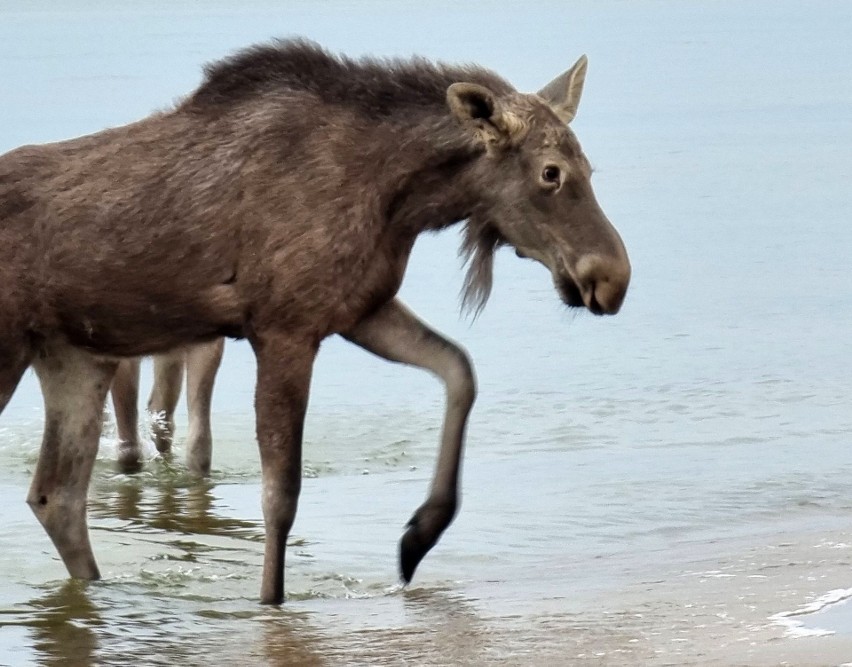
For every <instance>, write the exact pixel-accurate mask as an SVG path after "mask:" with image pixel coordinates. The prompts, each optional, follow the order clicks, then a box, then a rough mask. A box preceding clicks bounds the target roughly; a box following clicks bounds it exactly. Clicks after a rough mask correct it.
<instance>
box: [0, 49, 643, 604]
mask: <svg viewBox="0 0 852 667" xmlns="http://www.w3.org/2000/svg"><path fill="white" fill-rule="evenodd" d="M585 74H586V60H585V58H581V59H580V60H579V61H578V62H577V64H576V65H574V67H572V68H571V69H570V70H569V71H567V72H566V73H564V74H563V75H561V76H559V77H558V78H557V79H555V80H554V81H553V82H552V83H550V84H548V85H547V86H546V87H545V88H543V89H542V90H541V91H539V92H538V93H537V94H521V93H518V92H516V91H515V89H514V88H513V87H512V86H511V85H510V84H508V83H507V82H506V81H504V80H503V79H502V78H500V77H498V76H497V75H496V74H494V73H492V72H490V71H488V70H486V69H482V68H478V67H454V66H447V65H433V64H430V63H428V62H426V61H424V60H422V59H414V60H388V61H384V60H374V59H362V60H351V59H347V58H344V57H337V56H334V55H331V54H329V53H327V52H325V51H324V50H322V49H320V48H318V47H317V46H315V45H313V44H310V43H307V42H303V41H288V42H276V43H273V44H271V45H265V46H258V47H254V48H250V49H248V50H245V51H243V52H240V53H238V54H236V55H235V56H233V57H231V58H228V59H226V60H224V61H222V62H219V63H217V64H214V65H212V66H210V67H208V68H207V70H206V77H205V80H204V81H203V83H202V84H201V85H200V87H199V88H198V89H197V90H196V91H195V92H194V93H193V94H191V95H190V96H189V97H188V98H186V99H185V100H184V101H182V102H181V103H179V104H178V105H177V106H176V107H175V108H174V109H172V110H169V111H165V112H161V113H156V114H154V115H152V116H150V117H148V118H146V119H144V120H141V121H139V122H137V123H133V124H130V125H127V126H124V127H119V128H115V129H109V130H104V131H102V132H98V133H96V134H93V135H90V136H84V137H80V138H77V139H73V140H70V141H64V142H59V143H55V144H49V145H43V146H26V147H22V148H19V149H17V150H13V151H11V152H10V153H7V154H5V155H3V156H2V157H0V285H2V290H0V409H2V408H3V407H4V406H5V405H6V403H7V402H8V400H9V398H10V397H11V395H12V392H13V391H14V389H15V387H16V385H17V384H18V381H19V380H20V378H21V375H22V374H23V372H24V371H25V370H26V369H27V368H28V367H29V366H30V365H32V366H33V367H34V368H35V371H36V373H37V375H38V378H39V381H40V383H41V387H42V391H43V394H44V401H45V427H44V440H43V443H42V447H41V452H40V455H39V460H38V464H37V467H36V471H35V474H34V477H33V481H32V485H31V488H30V491H29V494H28V497H27V502H28V503H29V505H30V506H31V507H32V509H33V511H34V512H35V515H36V516H37V517H38V519H39V521H40V522H41V523H42V525H43V526H44V528H45V529H46V531H47V533H48V535H49V536H50V538H51V539H52V540H53V543H54V544H55V546H56V548H57V550H58V552H59V554H60V556H61V557H62V560H63V561H64V563H65V565H66V567H67V568H68V572H69V573H70V574H71V576H73V577H80V578H84V579H96V578H98V576H99V573H98V568H97V565H96V563H95V558H94V555H93V553H92V549H91V545H90V542H89V535H88V529H87V526H86V491H87V487H88V483H89V478H90V476H91V471H92V466H93V463H94V460H95V455H96V450H97V446H98V439H99V434H100V431H101V426H102V411H103V406H104V401H105V398H106V394H107V391H108V390H109V387H110V383H111V381H112V379H113V376H114V373H115V371H116V367H117V365H118V363H119V360H120V359H121V358H124V357H131V356H139V355H145V354H152V353H161V352H165V351H168V350H173V349H175V348H178V347H180V346H184V345H188V344H193V343H197V342H203V341H210V340H213V339H215V338H217V337H221V336H231V337H237V338H239V337H245V338H247V339H248V340H249V342H250V343H251V346H252V348H253V350H254V353H255V355H256V358H257V385H256V397H255V408H256V419H257V438H258V443H259V447H260V454H261V463H262V475H263V501H262V505H263V515H264V521H265V526H266V546H265V555H264V564H263V581H262V585H261V600H262V601H263V602H266V603H280V602H281V601H282V600H283V597H284V551H285V544H286V539H287V534H288V532H289V530H290V527H291V524H292V522H293V518H294V516H295V512H296V504H297V500H298V497H299V487H300V483H301V462H302V453H301V446H302V425H303V419H304V415H305V410H306V408H307V403H308V389H309V384H310V378H311V368H312V365H313V362H314V357H315V355H316V353H317V350H318V347H319V345H320V342H321V341H322V340H323V339H324V338H326V337H327V336H329V335H331V334H340V335H342V336H344V337H345V338H346V339H348V340H350V341H352V342H353V343H355V344H356V345H359V346H361V347H363V348H364V349H366V350H369V351H370V352H373V353H375V354H377V355H379V356H381V357H384V358H386V359H389V360H392V361H397V362H401V363H404V364H410V365H414V366H417V367H420V368H424V369H428V370H430V371H432V372H434V373H435V374H437V375H438V376H439V377H440V378H441V379H442V380H443V381H444V383H445V385H446V392H447V399H446V415H445V421H444V425H443V433H442V436H441V445H440V452H439V455H438V462H437V467H436V471H435V475H434V479H433V482H432V487H431V490H430V492H429V495H428V497H427V499H426V501H425V503H424V504H423V505H422V506H421V507H420V508H419V509H418V510H417V511H416V512H415V513H414V516H413V517H412V518H411V520H410V521H409V523H408V526H407V530H406V531H405V533H404V535H403V537H402V540H401V543H400V568H401V574H402V577H403V579H405V580H406V581H408V580H410V579H411V577H412V575H413V573H414V570H415V568H416V567H417V565H418V563H419V562H420V560H421V559H422V558H423V556H424V555H425V554H426V553H427V552H428V551H429V549H431V548H432V546H433V545H434V544H435V543H436V541H437V540H438V538H439V536H440V535H441V533H442V531H443V530H444V529H445V528H446V527H447V526H448V525H449V524H450V522H451V521H452V519H453V516H454V515H455V512H456V509H457V506H458V498H459V494H458V475H459V466H460V459H461V454H462V444H463V439H464V430H465V424H466V421H467V416H468V413H469V411H470V409H471V406H472V404H473V401H474V395H475V383H474V375H473V369H472V367H471V364H470V361H469V360H468V357H467V355H466V353H465V352H464V351H463V350H462V349H461V348H460V347H459V346H457V345H456V344H454V343H453V342H451V341H449V340H447V339H446V338H445V337H443V336H442V335H440V334H439V333H437V332H436V331H433V330H432V329H430V328H429V327H428V326H427V325H425V324H424V323H423V322H421V321H420V320H419V319H418V318H417V317H416V316H415V315H414V314H413V313H412V312H411V311H409V310H408V309H407V308H406V307H405V306H404V305H403V304H402V303H400V302H399V300H397V299H396V298H395V295H396V293H397V290H398V288H399V286H400V282H401V280H402V277H403V273H404V272H405V267H406V262H407V260H408V257H409V254H410V252H411V249H412V246H413V244H414V242H415V240H416V238H417V236H418V235H419V234H420V233H422V232H425V231H436V230H441V229H444V228H446V227H449V226H450V225H453V224H456V223H463V224H464V230H465V231H464V233H465V240H464V246H463V250H464V252H465V253H467V256H468V259H469V270H468V274H467V281H466V293H465V302H466V303H467V304H468V305H469V306H472V307H473V308H480V307H481V306H482V305H483V304H484V302H485V300H486V298H487V296H488V293H489V289H490V286H491V273H492V258H493V253H494V251H495V249H497V248H498V247H499V246H501V245H504V244H507V245H510V246H513V247H514V248H515V250H516V251H517V253H518V254H519V255H521V256H524V257H530V258H533V259H535V260H537V261H539V262H540V263H542V264H543V265H544V266H545V267H546V268H547V269H549V271H550V273H551V275H552V277H553V281H554V283H555V286H556V290H557V292H558V293H559V295H560V297H561V298H562V300H563V301H564V302H565V303H566V304H567V305H569V306H585V307H586V308H587V309H589V310H590V311H592V312H593V313H595V314H605V313H615V312H617V311H618V309H619V308H620V306H621V304H622V301H623V299H624V295H625V292H626V290H627V285H628V282H629V278H630V264H629V261H628V258H627V254H626V251H625V249H624V246H623V244H622V241H621V239H620V237H619V235H618V233H617V232H616V231H615V229H614V228H613V227H612V226H611V224H610V223H609V221H608V220H607V218H606V216H605V215H604V213H603V212H602V211H601V209H600V207H599V206H598V203H597V201H596V200H595V197H594V194H593V192H592V187H591V184H590V175H591V170H590V167H589V163H588V161H587V160H586V158H585V156H584V155H583V153H582V151H581V149H580V145H579V144H578V142H577V139H576V137H575V136H574V134H573V133H572V132H571V130H570V129H568V127H567V124H568V123H569V122H570V121H571V119H572V118H573V117H574V114H575V112H576V109H577V104H578V102H579V99H580V93H581V90H582V87H583V81H584V78H585Z"/></svg>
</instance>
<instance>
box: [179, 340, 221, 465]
mask: <svg viewBox="0 0 852 667" xmlns="http://www.w3.org/2000/svg"><path fill="white" fill-rule="evenodd" d="M224 349H225V339H224V338H219V339H217V340H214V341H210V342H209V343H201V344H200V345H193V346H191V347H188V348H187V349H186V399H187V405H188V408H189V432H188V433H187V436H186V464H187V467H188V468H189V469H190V471H192V472H194V473H195V474H197V475H209V474H210V459H211V449H212V446H213V437H212V435H211V431H210V404H211V401H212V399H213V383H214V382H215V381H216V371H218V370H219V363H220V362H221V361H222V351H223V350H224Z"/></svg>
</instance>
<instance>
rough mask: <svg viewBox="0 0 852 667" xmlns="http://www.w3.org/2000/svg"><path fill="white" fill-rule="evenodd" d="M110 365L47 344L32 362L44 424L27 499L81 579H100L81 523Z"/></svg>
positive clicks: (113, 364) (112, 367)
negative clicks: (42, 436)
mask: <svg viewBox="0 0 852 667" xmlns="http://www.w3.org/2000/svg"><path fill="white" fill-rule="evenodd" d="M116 365H117V362H115V361H108V360H104V359H99V358H97V357H94V356H92V355H91V354H89V353H88V352H85V351H83V350H80V349H77V348H74V347H70V346H67V345H62V346H55V347H49V348H47V350H46V353H45V354H43V355H39V356H38V357H36V359H35V360H34V361H33V366H34V367H35V370H36V373H37V374H38V378H39V381H40V382H41V389H42V393H43V395H44V404H45V426H44V438H43V441H42V445H41V451H40V453H39V457H38V465H37V466H36V471H35V475H34V476H33V481H32V484H31V486H30V491H29V494H28V496H27V503H28V504H29V505H30V507H31V508H32V510H33V512H34V513H35V515H36V517H38V520H39V521H40V522H41V524H42V525H43V526H44V528H45V530H46V531H47V534H48V535H49V536H50V539H51V540H53V543H54V545H55V546H56V550H57V551H58V552H59V555H60V556H61V557H62V560H63V562H64V563H65V567H66V568H68V573H69V574H70V575H71V576H72V577H79V578H81V579H97V578H99V577H100V574H99V572H98V566H97V564H96V563H95V557H94V554H93V553H92V547H91V544H90V543H89V531H88V528H87V526H86V492H87V490H88V487H89V478H90V477H91V474H92V467H93V465H94V462H95V455H96V454H97V451H98V439H99V438H100V434H101V428H102V426H103V408H104V401H105V400H106V394H107V391H108V390H109V386H110V383H111V381H112V377H113V374H114V373H115V369H116Z"/></svg>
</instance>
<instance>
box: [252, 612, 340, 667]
mask: <svg viewBox="0 0 852 667" xmlns="http://www.w3.org/2000/svg"><path fill="white" fill-rule="evenodd" d="M308 618H309V616H308V614H306V613H304V612H295V611H292V610H289V609H282V610H281V611H280V612H279V613H277V614H273V615H272V616H270V617H267V618H264V619H263V621H262V631H261V633H260V636H259V638H258V640H259V641H258V643H259V646H258V647H257V648H256V649H255V653H256V655H257V656H258V658H259V659H260V662H261V664H264V665H268V667H278V666H279V665H299V666H300V667H301V666H302V665H304V667H313V666H314V665H325V664H327V660H325V659H324V658H323V655H325V654H326V653H327V650H325V649H323V648H322V646H323V643H324V642H323V638H322V637H321V636H320V635H319V633H318V632H317V630H316V629H314V628H313V627H311V625H310V624H309V623H308Z"/></svg>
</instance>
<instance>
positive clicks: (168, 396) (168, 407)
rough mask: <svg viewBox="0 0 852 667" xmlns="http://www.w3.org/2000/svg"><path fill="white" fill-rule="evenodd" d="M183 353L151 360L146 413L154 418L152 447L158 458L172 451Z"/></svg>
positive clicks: (176, 351) (175, 352)
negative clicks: (152, 365)
mask: <svg viewBox="0 0 852 667" xmlns="http://www.w3.org/2000/svg"><path fill="white" fill-rule="evenodd" d="M184 355H185V352H184V349H183V348H182V347H181V348H177V349H175V350H172V351H171V352H167V353H165V354H157V355H155V356H154V386H153V387H152V388H151V397H150V398H149V399H148V412H150V413H151V415H153V422H152V428H151V430H152V431H153V434H154V445H155V446H156V447H157V451H158V452H160V453H161V454H168V453H169V452H171V450H172V440H173V439H174V435H175V408H176V407H177V402H178V399H179V398H180V388H181V384H183V366H184Z"/></svg>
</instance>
